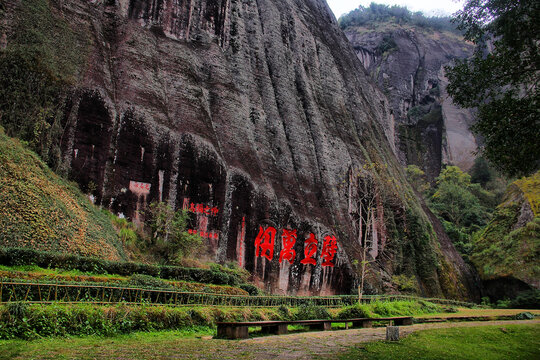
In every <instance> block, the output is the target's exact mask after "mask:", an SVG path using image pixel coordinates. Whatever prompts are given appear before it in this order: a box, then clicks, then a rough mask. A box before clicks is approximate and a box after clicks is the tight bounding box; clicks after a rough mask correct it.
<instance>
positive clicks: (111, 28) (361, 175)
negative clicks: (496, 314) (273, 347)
mask: <svg viewBox="0 0 540 360" xmlns="http://www.w3.org/2000/svg"><path fill="white" fill-rule="evenodd" d="M36 1H37V0H36ZM50 4H51V6H52V9H51V11H53V12H54V14H55V16H58V17H62V18H63V19H65V20H66V21H67V22H69V24H70V26H71V27H72V28H73V29H74V31H78V32H81V33H83V34H86V36H87V42H88V44H87V47H88V52H87V61H86V66H85V67H84V68H82V69H81V70H80V79H79V80H78V81H77V82H76V84H75V85H74V86H73V89H72V91H71V92H70V94H71V95H70V97H69V101H68V102H67V106H66V111H65V120H64V121H65V128H66V130H65V134H64V136H63V142H62V153H63V160H64V162H65V164H66V165H67V167H68V168H69V171H70V174H71V176H72V177H73V178H74V179H75V180H76V181H77V182H78V183H79V184H80V185H81V187H82V188H83V189H85V190H87V191H93V193H94V196H95V199H96V203H97V204H99V205H101V206H103V207H106V208H109V209H111V210H112V211H114V212H116V213H118V214H120V213H122V214H124V215H125V216H127V217H129V218H131V219H133V220H135V221H144V213H143V212H142V211H143V210H144V208H145V206H147V205H148V204H149V203H151V202H154V201H166V202H168V203H170V204H171V205H172V206H173V207H174V208H176V209H182V208H183V209H186V210H187V211H189V212H191V214H192V219H191V229H190V231H192V232H197V233H198V234H201V236H203V238H204V239H205V242H206V244H207V251H206V253H207V254H206V256H208V257H209V258H212V259H215V260H218V261H220V262H225V261H233V262H236V263H238V264H239V265H240V266H243V267H245V268H246V269H247V270H249V271H251V272H252V274H253V276H254V281H256V282H258V283H260V284H261V286H263V287H265V289H266V290H268V291H270V292H273V293H288V294H337V293H346V292H349V291H350V290H351V288H354V287H355V286H356V282H357V278H358V276H357V275H358V271H357V270H358V269H357V265H358V259H359V256H360V255H361V254H362V249H363V247H364V248H367V247H369V255H368V256H369V261H370V269H371V270H370V272H369V276H368V279H367V283H368V285H369V286H368V292H372V293H376V292H389V291H397V290H398V288H397V286H396V284H395V282H394V281H393V278H392V276H393V275H394V274H407V275H408V276H410V277H412V278H413V279H414V281H415V282H416V283H418V286H419V289H420V292H421V293H423V294H425V295H432V296H452V297H460V298H467V297H471V296H474V291H475V289H474V288H473V287H467V285H466V284H467V282H466V281H465V280H466V279H467V278H470V277H471V274H470V273H469V272H468V270H467V269H465V268H463V267H461V265H464V264H463V260H462V259H461V258H459V256H457V257H456V256H455V255H456V254H457V253H456V252H455V249H453V247H450V248H448V249H446V248H445V249H441V247H440V244H439V243H438V240H437V236H436V233H435V232H434V231H433V228H432V227H431V225H430V223H429V219H428V217H427V216H426V215H425V213H424V212H423V211H422V209H421V207H420V205H419V203H418V201H417V200H416V198H415V196H414V193H413V192H412V190H411V188H410V187H409V186H408V185H407V183H406V181H405V179H404V176H403V171H402V169H401V167H400V166H399V164H398V162H397V161H396V158H395V156H394V150H393V141H389V140H388V139H389V133H388V131H385V127H387V124H390V123H392V121H393V115H392V112H391V107H390V106H389V104H388V101H387V99H386V97H385V96H384V94H382V93H381V92H380V91H379V90H378V89H377V86H376V84H375V83H374V82H373V81H372V80H371V79H370V78H369V76H368V75H367V74H366V73H365V71H364V68H363V67H362V64H361V63H360V61H359V60H358V59H357V57H356V56H355V54H354V52H353V50H352V48H351V45H350V44H349V42H348V40H347V38H346V37H345V36H344V34H343V33H342V32H341V30H340V29H339V27H338V24H337V21H336V19H335V18H334V16H333V15H332V13H331V11H330V10H329V8H328V6H327V4H326V2H325V1H324V0H306V1H299V0H257V1H252V0H116V1H114V0H104V1H99V0H94V1H84V0H74V1H69V2H64V1H57V2H55V1H51V2H50ZM8 42H9V39H8ZM8 46H9V45H8ZM390 140H392V137H391V136H390ZM370 183H374V184H375V185H374V186H366V184H370ZM93 189H95V190H93ZM366 199H370V201H367V200H366ZM366 201H367V202H366ZM368 203H369V204H371V205H370V206H369V207H366V204H368ZM363 209H364V211H363ZM366 209H367V210H366ZM366 211H367V212H368V213H369V216H368V217H365V215H366ZM363 218H365V219H367V220H365V221H362V220H361V219H363ZM272 229H275V232H272ZM294 231H296V232H294ZM293 233H294V234H295V236H293V235H292V234H293ZM366 233H367V234H370V235H369V237H366V236H364V235H363V234H366ZM272 235H275V237H273V236H272ZM293 238H295V239H296V241H293V242H292V245H290V244H291V242H290V241H291V240H292V239H293ZM334 238H335V239H336V243H337V250H335V251H336V254H335V255H334V256H333V257H330V256H327V257H325V256H323V255H324V254H322V253H323V252H324V251H326V253H327V254H328V252H330V253H332V251H333V250H332V245H333V243H332V241H331V240H332V239H334ZM313 239H314V244H315V245H316V246H315V247H314V248H313V247H310V245H309V243H311V242H312V240H313ZM366 239H367V240H366ZM308 240H309V241H308ZM368 240H369V241H368ZM270 244H273V246H272V248H273V252H272V251H270V250H271V249H270ZM261 245H264V246H261ZM313 249H315V251H316V252H315V254H314V255H313V259H314V260H315V264H311V263H303V262H302V260H303V259H304V256H305V257H307V255H308V253H310V252H311V250H313ZM325 249H326V250H325ZM282 250H285V251H282ZM447 253H448V254H447ZM280 258H282V259H281V260H282V261H280ZM269 259H271V260H269ZM289 260H290V261H289ZM325 263H326V265H330V264H331V265H334V266H325ZM457 263H459V266H458V265H457Z"/></svg>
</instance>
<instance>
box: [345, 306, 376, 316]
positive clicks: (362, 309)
mask: <svg viewBox="0 0 540 360" xmlns="http://www.w3.org/2000/svg"><path fill="white" fill-rule="evenodd" d="M373 316H374V314H373V313H372V312H371V310H370V309H369V306H368V305H365V304H356V305H353V306H347V307H346V308H344V309H343V310H341V311H340V312H339V313H338V315H337V317H338V318H339V319H358V318H370V317H373Z"/></svg>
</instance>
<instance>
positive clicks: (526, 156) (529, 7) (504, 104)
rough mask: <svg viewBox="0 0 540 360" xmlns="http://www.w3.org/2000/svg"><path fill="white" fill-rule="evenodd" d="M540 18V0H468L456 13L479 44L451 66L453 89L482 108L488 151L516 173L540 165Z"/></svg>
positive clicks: (480, 128) (467, 103)
mask: <svg viewBox="0 0 540 360" xmlns="http://www.w3.org/2000/svg"><path fill="white" fill-rule="evenodd" d="M539 19H540V2H539V1H538V0H520V1H516V0H468V1H467V3H466V4H465V7H464V9H463V10H461V11H459V12H458V13H457V14H456V18H455V21H456V22H457V23H458V28H459V29H461V30H464V31H465V38H466V39H467V40H470V41H472V42H474V43H475V44H476V45H477V50H476V52H475V54H474V56H473V57H472V58H470V59H465V60H456V62H455V65H454V66H452V67H448V68H447V69H446V70H447V74H448V79H449V82H450V84H449V86H448V93H449V94H450V95H451V96H452V98H453V100H454V102H455V103H456V104H458V105H459V106H462V107H466V108H474V107H476V108H478V121H477V123H476V124H475V125H474V126H473V127H472V130H473V131H475V132H476V133H478V134H480V135H482V136H483V137H484V143H485V145H484V149H483V154H484V156H485V157H486V158H487V159H488V160H490V161H491V162H492V163H493V164H494V165H496V166H497V167H498V168H499V169H500V170H501V171H503V172H504V173H506V174H507V175H511V176H513V175H526V174H530V173H532V172H534V171H536V170H537V169H539V168H540V146H539V145H538V136H539V134H540V89H539V85H540V84H539V82H540V49H539V46H540V21H539Z"/></svg>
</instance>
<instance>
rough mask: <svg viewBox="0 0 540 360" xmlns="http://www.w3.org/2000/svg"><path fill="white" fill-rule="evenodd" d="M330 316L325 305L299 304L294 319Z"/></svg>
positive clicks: (327, 317)
mask: <svg viewBox="0 0 540 360" xmlns="http://www.w3.org/2000/svg"><path fill="white" fill-rule="evenodd" d="M331 318H332V316H331V315H330V313H329V312H328V310H327V309H326V308H325V307H322V306H316V305H311V304H309V305H301V306H300V307H299V308H298V310H297V312H296V314H295V319H296V320H318V319H331Z"/></svg>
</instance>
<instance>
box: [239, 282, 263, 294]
mask: <svg viewBox="0 0 540 360" xmlns="http://www.w3.org/2000/svg"><path fill="white" fill-rule="evenodd" d="M238 287H239V288H240V289H242V290H244V291H247V292H248V294H249V295H252V296H257V295H259V294H260V290H259V288H258V287H256V286H255V285H252V284H240V285H238Z"/></svg>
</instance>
